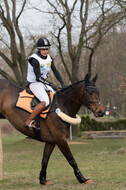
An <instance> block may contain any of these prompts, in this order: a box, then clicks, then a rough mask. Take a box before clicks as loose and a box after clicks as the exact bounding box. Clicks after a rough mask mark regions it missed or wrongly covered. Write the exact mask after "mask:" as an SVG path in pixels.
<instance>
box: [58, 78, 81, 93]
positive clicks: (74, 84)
mask: <svg viewBox="0 0 126 190" xmlns="http://www.w3.org/2000/svg"><path fill="white" fill-rule="evenodd" d="M81 82H84V80H81V81H77V82H75V83H73V84H71V85H69V86H66V87H64V88H62V89H60V90H59V91H57V93H60V92H65V91H68V90H69V89H71V88H73V87H75V86H76V85H78V84H79V83H81Z"/></svg>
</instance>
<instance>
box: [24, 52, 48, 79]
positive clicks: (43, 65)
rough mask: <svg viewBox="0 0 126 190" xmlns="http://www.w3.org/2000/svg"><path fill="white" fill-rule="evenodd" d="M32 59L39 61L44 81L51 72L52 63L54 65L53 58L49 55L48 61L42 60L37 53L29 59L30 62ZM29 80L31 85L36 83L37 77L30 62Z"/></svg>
mask: <svg viewBox="0 0 126 190" xmlns="http://www.w3.org/2000/svg"><path fill="white" fill-rule="evenodd" d="M31 58H35V59H37V60H38V62H39V66H40V73H41V77H43V78H44V79H47V78H48V74H49V72H50V68H51V63H52V58H51V57H50V55H49V54H48V55H47V58H46V59H42V58H41V57H39V56H38V55H37V54H36V53H34V54H32V55H31V56H30V57H29V58H28V60H29V59H31ZM27 80H28V81H29V82H30V83H31V82H36V76H35V73H34V70H33V67H32V66H31V64H30V63H29V62H28V72H27Z"/></svg>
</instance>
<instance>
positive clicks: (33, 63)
mask: <svg viewBox="0 0 126 190" xmlns="http://www.w3.org/2000/svg"><path fill="white" fill-rule="evenodd" d="M29 63H30V64H31V66H32V67H33V70H34V73H35V76H36V80H37V81H39V78H40V77H41V73H40V65H39V62H38V60H37V59H34V58H31V59H30V60H29Z"/></svg>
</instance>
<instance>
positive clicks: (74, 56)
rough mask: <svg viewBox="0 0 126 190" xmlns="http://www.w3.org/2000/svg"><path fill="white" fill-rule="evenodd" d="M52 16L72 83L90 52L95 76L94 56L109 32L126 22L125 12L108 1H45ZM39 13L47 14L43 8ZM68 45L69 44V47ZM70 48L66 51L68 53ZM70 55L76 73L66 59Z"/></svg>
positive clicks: (62, 57)
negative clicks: (123, 21)
mask: <svg viewBox="0 0 126 190" xmlns="http://www.w3.org/2000/svg"><path fill="white" fill-rule="evenodd" d="M45 1H46V2H48V4H49V6H50V9H49V11H48V14H51V15H52V19H53V21H52V20H51V22H52V23H53V25H54V30H53V32H52V35H53V37H55V39H56V40H57V43H56V46H57V48H58V51H59V54H60V57H61V61H62V63H63V65H64V68H65V69H66V72H67V74H68V76H69V80H70V81H71V82H75V81H77V80H78V76H79V73H78V69H79V63H80V58H81V54H82V52H83V51H84V49H85V50H86V49H88V50H89V51H88V52H89V53H88V54H89V56H88V73H89V74H90V75H91V64H92V58H93V55H94V53H95V51H96V49H97V47H98V46H99V44H100V42H101V40H102V38H103V37H104V36H105V35H106V34H107V32H108V31H109V30H110V29H111V28H112V27H114V26H115V25H117V24H118V23H119V22H120V21H121V20H123V19H124V18H125V10H122V9H120V6H119V5H118V4H117V3H116V2H114V1H110V2H108V1H107V0H92V1H91V0H85V1H84V0H81V1H79V0H74V1H72V2H71V1H68V0H55V1H52V0H45ZM35 9H37V10H39V11H41V12H42V13H47V12H44V11H43V10H41V9H40V8H36V7H35ZM65 42H66V43H65ZM64 46H66V49H64ZM64 51H68V54H69V57H70V60H71V65H72V70H69V68H68V63H67V61H66V59H65V57H64Z"/></svg>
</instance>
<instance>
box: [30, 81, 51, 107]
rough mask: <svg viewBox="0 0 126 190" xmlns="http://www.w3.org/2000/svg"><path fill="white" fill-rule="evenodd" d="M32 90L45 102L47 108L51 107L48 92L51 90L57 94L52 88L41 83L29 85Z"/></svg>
mask: <svg viewBox="0 0 126 190" xmlns="http://www.w3.org/2000/svg"><path fill="white" fill-rule="evenodd" d="M29 88H30V90H31V91H32V93H33V94H34V95H35V96H36V97H37V98H38V99H39V100H40V101H41V102H43V101H45V102H46V106H48V105H49V97H48V94H47V92H46V90H49V91H51V92H53V93H55V91H54V90H53V89H52V87H51V86H49V85H44V84H43V83H41V82H33V83H31V84H30V85H29Z"/></svg>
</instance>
